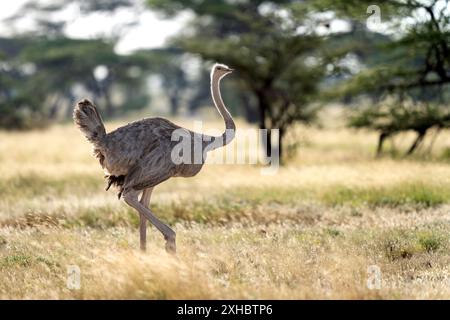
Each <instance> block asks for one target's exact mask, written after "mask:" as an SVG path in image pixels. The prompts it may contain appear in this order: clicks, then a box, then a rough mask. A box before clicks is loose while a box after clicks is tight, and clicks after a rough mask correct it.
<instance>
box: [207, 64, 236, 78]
mask: <svg viewBox="0 0 450 320" xmlns="http://www.w3.org/2000/svg"><path fill="white" fill-rule="evenodd" d="M231 72H233V69H231V68H229V67H228V66H226V65H224V64H220V63H216V64H215V65H214V66H213V67H212V70H211V77H214V76H216V77H219V78H222V77H224V76H226V75H227V74H229V73H231Z"/></svg>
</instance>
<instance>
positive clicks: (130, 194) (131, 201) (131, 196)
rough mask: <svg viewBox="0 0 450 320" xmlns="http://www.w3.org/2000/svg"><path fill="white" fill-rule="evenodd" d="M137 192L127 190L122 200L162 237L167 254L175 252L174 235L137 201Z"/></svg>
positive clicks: (173, 232)
mask: <svg viewBox="0 0 450 320" xmlns="http://www.w3.org/2000/svg"><path fill="white" fill-rule="evenodd" d="M138 195H139V191H137V190H128V191H126V192H125V193H124V194H123V199H124V200H125V202H126V203H127V204H128V205H129V206H130V207H133V208H134V209H136V211H137V212H139V213H140V214H142V215H144V216H145V217H146V218H147V219H148V220H149V221H150V222H151V223H152V224H153V225H154V226H155V227H156V229H158V230H159V231H160V232H161V233H162V234H163V236H164V239H165V240H166V251H167V252H169V253H173V254H174V253H175V252H176V241H175V239H176V234H175V231H173V230H172V229H171V228H170V227H169V226H167V225H165V224H164V223H162V222H161V221H160V220H159V219H158V218H157V217H156V216H155V215H154V214H153V213H152V211H151V210H150V209H148V208H146V207H145V206H144V205H142V203H141V202H139V200H138Z"/></svg>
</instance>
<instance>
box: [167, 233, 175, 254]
mask: <svg viewBox="0 0 450 320" xmlns="http://www.w3.org/2000/svg"><path fill="white" fill-rule="evenodd" d="M165 239H166V251H167V252H168V253H170V254H173V255H175V254H176V253H177V244H176V240H175V236H173V237H167V238H165Z"/></svg>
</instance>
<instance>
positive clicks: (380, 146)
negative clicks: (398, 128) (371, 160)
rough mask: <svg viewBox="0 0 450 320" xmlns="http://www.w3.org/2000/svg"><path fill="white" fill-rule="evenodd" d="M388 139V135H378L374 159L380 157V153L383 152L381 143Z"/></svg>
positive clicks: (383, 133) (384, 133)
mask: <svg viewBox="0 0 450 320" xmlns="http://www.w3.org/2000/svg"><path fill="white" fill-rule="evenodd" d="M387 137H389V134H388V133H386V132H382V133H381V134H380V137H379V138H378V146H377V154H376V157H380V156H381V152H382V151H383V143H384V141H385V140H386V138H387Z"/></svg>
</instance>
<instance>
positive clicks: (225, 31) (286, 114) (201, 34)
mask: <svg viewBox="0 0 450 320" xmlns="http://www.w3.org/2000/svg"><path fill="white" fill-rule="evenodd" d="M147 2H148V4H149V6H150V8H152V9H155V10H159V11H162V12H164V13H165V14H166V15H169V16H170V15H174V14H176V13H178V12H181V11H183V10H191V11H192V12H194V13H195V14H196V17H195V19H194V20H193V21H191V23H190V24H189V26H188V29H189V31H190V32H189V33H187V34H182V35H180V36H179V37H177V38H176V39H175V41H174V42H175V44H176V45H178V46H180V47H181V48H182V49H184V50H186V51H188V52H190V53H194V54H197V55H199V56H201V57H202V58H203V59H205V60H209V61H219V62H223V63H226V64H228V65H230V66H231V67H233V68H235V69H236V75H237V76H238V77H239V79H241V85H242V87H243V88H244V90H245V91H246V92H247V93H248V94H251V95H253V97H254V99H255V100H256V102H257V109H258V115H259V127H260V128H261V129H274V128H277V129H279V130H280V138H281V139H280V142H279V149H280V154H282V151H283V147H282V142H283V137H284V136H285V133H286V130H288V129H289V127H290V126H291V125H292V124H293V123H294V122H295V121H310V120H312V118H313V117H314V110H313V108H311V107H310V102H311V101H312V100H313V98H314V97H315V94H316V93H317V91H318V84H319V82H320V81H321V80H322V77H323V75H324V73H325V68H324V65H325V64H324V63H323V62H324V61H323V59H321V57H320V54H321V52H320V51H319V50H318V49H319V48H320V45H321V39H320V37H318V36H317V35H316V34H315V33H314V30H313V28H311V25H310V24H309V23H310V22H311V17H310V16H308V14H307V13H306V10H305V7H304V6H305V5H304V3H299V2H298V1H288V0H286V1H263V0H246V1H239V2H231V1H226V0H219V1H206V0H200V1H181V0H170V1H162V0H148V1H147ZM299 30H302V31H299ZM269 132H270V131H269ZM268 138H269V139H268V143H267V145H266V154H267V155H270V152H271V144H270V141H271V139H270V135H269V137H268Z"/></svg>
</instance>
